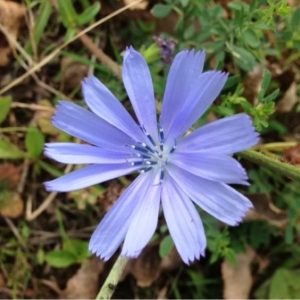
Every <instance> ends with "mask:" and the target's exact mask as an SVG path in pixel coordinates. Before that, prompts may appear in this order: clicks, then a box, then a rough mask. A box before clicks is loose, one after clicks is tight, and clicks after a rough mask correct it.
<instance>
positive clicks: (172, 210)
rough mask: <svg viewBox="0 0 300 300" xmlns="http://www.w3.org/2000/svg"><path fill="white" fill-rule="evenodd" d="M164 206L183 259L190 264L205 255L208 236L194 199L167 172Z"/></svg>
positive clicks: (167, 220)
mask: <svg viewBox="0 0 300 300" xmlns="http://www.w3.org/2000/svg"><path fill="white" fill-rule="evenodd" d="M162 207H163V211H164V215H165V219H166V222H167V225H168V228H169V231H170V234H171V236H172V239H173V241H174V244H175V245H176V248H177V251H178V253H179V254H180V256H181V258H182V260H183V261H184V262H185V263H186V264H189V263H190V262H193V261H194V260H195V259H199V258H200V255H204V250H205V247H206V237H205V233H204V228H203V225H202V222H201V219H200V216H199V213H198V212H197V210H196V208H195V206H194V204H193V203H192V201H191V200H190V199H189V198H188V197H187V195H186V194H184V193H183V192H182V190H181V189H180V188H179V187H178V185H177V184H176V183H175V182H174V181H173V179H172V178H171V177H170V176H169V175H168V174H166V177H165V180H164V186H163V189H162Z"/></svg>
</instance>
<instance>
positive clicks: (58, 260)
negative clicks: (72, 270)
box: [45, 250, 77, 268]
mask: <svg viewBox="0 0 300 300" xmlns="http://www.w3.org/2000/svg"><path fill="white" fill-rule="evenodd" d="M45 261H46V262H47V263H48V264H49V265H50V266H51V267H55V268H67V267H69V266H71V265H72V264H74V263H76V261H77V257H76V256H75V255H74V254H72V253H71V252H68V251H65V250H54V251H51V252H48V253H47V254H46V255H45Z"/></svg>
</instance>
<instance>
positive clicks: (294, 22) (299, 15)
mask: <svg viewBox="0 0 300 300" xmlns="http://www.w3.org/2000/svg"><path fill="white" fill-rule="evenodd" d="M299 25H300V6H298V7H297V8H296V9H295V11H294V13H293V15H292V18H291V27H292V29H293V30H298V28H299Z"/></svg>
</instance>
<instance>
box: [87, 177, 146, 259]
mask: <svg viewBox="0 0 300 300" xmlns="http://www.w3.org/2000/svg"><path fill="white" fill-rule="evenodd" d="M150 177H151V176H150ZM148 180H149V172H147V173H143V174H141V175H139V177H137V178H136V179H135V181H134V182H133V183H132V184H131V185H130V186H129V187H128V188H127V189H126V190H125V192H124V193H123V194H122V195H121V197H120V198H119V199H118V200H117V202H115V203H114V205H113V206H112V207H111V209H110V210H109V211H108V213H107V214H106V215H105V216H104V218H103V219H102V220H101V222H100V224H99V225H98V227H97V228H96V230H95V231H94V233H93V235H92V237H91V240H90V243H89V251H91V252H92V253H95V254H96V255H97V256H100V257H101V258H103V259H104V260H108V259H109V258H110V257H111V256H112V255H113V254H114V253H115V251H116V250H117V249H118V247H119V246H120V244H121V243H122V242H123V240H124V238H125V235H126V232H127V230H128V227H129V225H130V222H131V219H132V215H133V213H134V211H135V208H136V206H137V205H139V203H140V199H143V197H144V196H145V194H146V191H147V190H146V187H147V182H148Z"/></svg>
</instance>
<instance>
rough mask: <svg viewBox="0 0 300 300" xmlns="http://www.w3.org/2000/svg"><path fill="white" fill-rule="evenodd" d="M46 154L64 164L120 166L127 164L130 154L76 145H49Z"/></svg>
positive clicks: (124, 151)
mask: <svg viewBox="0 0 300 300" xmlns="http://www.w3.org/2000/svg"><path fill="white" fill-rule="evenodd" d="M44 154H45V155H46V156H48V157H50V158H52V159H54V160H56V161H58V162H61V163H64V164H120V163H126V160H127V159H128V157H129V156H130V153H129V152H128V151H126V150H125V149H124V150H123V151H117V150H116V151H113V150H106V149H103V148H99V147H95V146H89V145H82V144H75V143H47V144H45V151H44Z"/></svg>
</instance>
